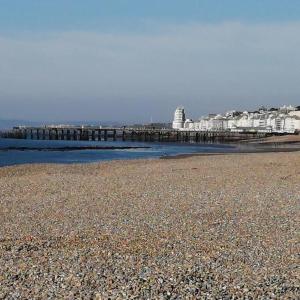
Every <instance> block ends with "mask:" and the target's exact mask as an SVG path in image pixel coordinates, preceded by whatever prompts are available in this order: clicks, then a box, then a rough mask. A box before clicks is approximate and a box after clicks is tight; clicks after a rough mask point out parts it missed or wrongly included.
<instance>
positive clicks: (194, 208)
mask: <svg viewBox="0 0 300 300" xmlns="http://www.w3.org/2000/svg"><path fill="white" fill-rule="evenodd" d="M299 203H300V154H299V152H293V153H261V154H235V155H232V154H231V155H218V156H199V157H196V156H195V157H190V158H184V159H172V160H136V161H115V162H104V163H99V164H80V165H51V164H43V165H22V166H14V167H4V168H0V299H98V300H99V299H233V298H234V299H297V297H298V296H299V294H300V290H299V270H298V267H299V250H300V249H299V225H300V224H299V220H300V218H299V216H300V214H299Z"/></svg>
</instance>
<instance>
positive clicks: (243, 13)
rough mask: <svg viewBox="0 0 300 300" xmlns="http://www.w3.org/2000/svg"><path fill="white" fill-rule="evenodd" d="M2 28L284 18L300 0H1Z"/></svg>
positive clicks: (294, 13)
mask: <svg viewBox="0 0 300 300" xmlns="http://www.w3.org/2000/svg"><path fill="white" fill-rule="evenodd" d="M0 4H1V7H0V28H1V30H2V31H5V30H16V31H20V30H21V31H23V30H26V31H36V30H38V31H43V30H46V31H53V30H54V31H59V30H94V31H97V30H108V31H110V30H115V29H132V28H134V27H135V26H138V25H140V24H141V23H142V22H143V21H144V20H151V21H159V22H172V23H174V22H175V23H186V22H201V23H204V22H221V21H228V20H230V21H246V22H278V21H281V22H284V21H295V20H299V16H300V1H299V0H287V1H285V0H106V1H104V0H0Z"/></svg>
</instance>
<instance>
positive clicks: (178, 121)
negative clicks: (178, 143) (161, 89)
mask: <svg viewBox="0 0 300 300" xmlns="http://www.w3.org/2000/svg"><path fill="white" fill-rule="evenodd" d="M184 123H185V112H184V108H183V107H181V106H180V107H177V109H176V110H175V113H174V121H173V128H174V129H182V128H184Z"/></svg>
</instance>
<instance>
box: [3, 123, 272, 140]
mask: <svg viewBox="0 0 300 300" xmlns="http://www.w3.org/2000/svg"><path fill="white" fill-rule="evenodd" d="M267 135H269V134H267V133H258V132H243V133H239V132H230V131H225V130H224V131H190V130H186V131H181V130H174V129H155V128H153V129H148V128H147V129H145V128H128V127H126V128H125V127H123V128H102V127H97V126H78V127H77V126H44V127H23V126H20V127H14V128H13V130H11V131H8V132H6V133H2V137H7V138H17V139H32V140H74V141H117V140H119V141H140V142H196V143H197V142H234V141H240V140H248V139H257V138H261V137H266V136H267Z"/></svg>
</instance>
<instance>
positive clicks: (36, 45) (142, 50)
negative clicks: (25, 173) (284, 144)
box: [0, 0, 300, 123]
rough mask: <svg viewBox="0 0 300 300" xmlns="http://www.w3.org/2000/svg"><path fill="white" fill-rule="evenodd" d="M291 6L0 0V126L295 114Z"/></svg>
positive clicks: (298, 64)
mask: <svg viewBox="0 0 300 300" xmlns="http://www.w3.org/2000/svg"><path fill="white" fill-rule="evenodd" d="M299 50H300V1H299V0H289V1H283V0H243V1H241V0H226V1H224V0H163V1H162V0H151V1H149V0H106V1H103V0H85V1H81V0H26V1H24V0H0V119H22V120H32V121H45V122H59V121H71V120H86V121H89V120H93V121H98V122H99V123H101V121H107V120H113V121H122V122H123V121H124V122H130V123H133V122H149V121H150V120H153V121H155V122H159V121H171V120H172V118H173V112H174V110H175V108H176V107H177V106H178V105H183V106H184V107H185V109H186V113H187V115H188V117H191V118H193V119H197V118H199V117H200V116H202V115H206V114H208V113H222V112H225V111H227V110H232V109H237V110H251V109H255V108H256V107H257V106H261V105H265V106H269V107H270V106H272V107H274V106H279V105H283V104H293V105H300V82H299V81H300V56H299V53H300V51H299Z"/></svg>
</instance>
